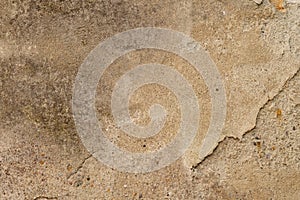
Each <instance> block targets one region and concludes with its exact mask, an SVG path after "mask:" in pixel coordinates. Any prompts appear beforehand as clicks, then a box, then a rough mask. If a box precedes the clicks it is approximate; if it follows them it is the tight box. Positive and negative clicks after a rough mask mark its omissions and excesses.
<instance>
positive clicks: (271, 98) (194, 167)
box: [191, 67, 300, 171]
mask: <svg viewBox="0 0 300 200" xmlns="http://www.w3.org/2000/svg"><path fill="white" fill-rule="evenodd" d="M298 73H300V67H299V68H298V70H297V71H296V72H295V73H294V74H293V75H292V76H290V77H289V78H288V79H287V80H286V81H285V82H284V84H283V85H282V87H281V88H280V89H279V90H278V92H277V93H276V94H275V95H274V96H273V97H270V96H268V100H267V101H266V102H265V103H264V104H263V105H262V106H261V107H260V108H259V110H258V112H257V115H256V119H255V124H254V126H253V127H252V128H250V129H249V130H247V131H245V132H244V133H243V134H242V136H241V138H243V137H244V136H245V135H246V134H248V133H250V132H251V131H253V130H254V129H255V128H256V127H257V122H258V116H259V113H260V112H261V110H262V109H263V108H265V106H266V105H267V104H268V103H269V102H271V101H273V100H274V99H275V98H276V97H277V96H278V95H279V94H280V93H282V92H283V90H284V89H286V86H287V85H288V84H289V82H290V81H291V80H292V79H294V78H295V77H296V76H297V75H298ZM226 139H234V140H240V138H238V137H234V136H225V137H224V138H222V139H221V140H220V141H219V142H218V144H217V145H216V147H215V148H214V149H213V150H212V152H211V153H210V154H208V155H207V156H205V157H204V158H203V159H202V160H201V161H200V162H198V163H197V164H196V165H193V166H192V167H191V170H192V171H194V170H195V169H197V168H198V167H199V166H200V164H201V163H202V162H204V161H205V160H206V159H208V158H209V157H211V156H213V154H214V152H215V151H216V149H217V148H218V147H219V144H220V143H222V142H223V141H225V140H226Z"/></svg>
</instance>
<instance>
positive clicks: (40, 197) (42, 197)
mask: <svg viewBox="0 0 300 200" xmlns="http://www.w3.org/2000/svg"><path fill="white" fill-rule="evenodd" d="M66 196H69V194H65V195H61V196H56V197H51V196H37V197H35V198H34V199H33V200H39V199H59V198H61V197H66Z"/></svg>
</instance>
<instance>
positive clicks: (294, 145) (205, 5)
mask: <svg viewBox="0 0 300 200" xmlns="http://www.w3.org/2000/svg"><path fill="white" fill-rule="evenodd" d="M255 2H256V3H255ZM255 2H254V1H250V0H240V1H235V0H228V1H227V0H226V1H217V0H208V1H199V0H197V1H196V0H194V1H176V0H174V1H170V0H167V1H119V0H114V1H79V0H78V1H77V0H74V1H68V2H60V1H34V2H33V1H29V0H28V1H27V0H25V1H10V0H5V1H1V2H0V8H1V9H0V58H1V60H0V78H1V79H0V80H1V81H0V105H1V109H0V137H1V141H0V145H1V146H0V199H14V200H15V199H271V198H272V199H298V197H299V196H300V193H299V191H300V181H299V180H300V164H299V163H300V146H299V144H300V131H299V130H300V124H299V121H300V117H299V116H300V106H299V99H300V91H299V88H300V85H299V84H300V74H299V68H300V59H299V58H300V51H299V47H300V37H299V19H300V11H299V4H297V3H287V2H283V5H282V6H284V11H285V12H283V9H279V8H278V7H276V5H275V4H274V1H272V3H269V2H268V1H266V0H264V1H263V2H262V3H261V2H260V1H255ZM274 5H275V6H274ZM147 26H151V27H163V28H170V29H173V30H177V31H181V32H183V33H185V34H187V35H190V36H191V37H193V38H194V39H195V40H197V41H198V42H199V43H200V44H201V45H202V46H203V47H204V48H205V49H206V50H207V52H208V53H209V54H210V56H211V58H212V59H213V60H214V62H215V63H216V65H217V67H218V69H219V71H220V73H221V75H222V77H223V81H224V84H225V88H226V92H227V93H226V95H227V111H228V112H227V119H226V124H225V127H224V131H223V133H222V137H221V138H220V140H219V141H220V143H219V144H217V143H216V144H212V145H214V146H216V149H215V151H214V152H211V153H212V154H211V155H209V156H208V157H206V159H205V160H204V161H202V162H201V160H200V159H199V156H198V152H199V148H200V146H201V142H202V140H203V137H204V135H205V133H206V130H207V128H208V124H209V120H210V114H211V113H210V109H209V108H210V104H211V102H210V99H209V93H208V91H207V87H206V86H205V84H204V82H203V80H202V77H201V76H199V75H198V74H196V73H195V71H194V69H193V67H192V66H191V65H190V64H189V63H187V62H186V61H185V60H183V59H181V58H180V57H178V56H176V55H174V54H170V53H168V52H163V51H157V50H149V49H145V50H140V51H135V52H132V53H130V54H128V55H126V56H123V57H122V58H120V59H118V60H117V61H115V62H114V63H113V64H112V65H111V66H110V68H109V70H107V71H106V72H105V74H104V76H103V78H102V79H101V80H100V82H99V86H98V94H97V103H96V107H97V110H98V113H97V117H98V118H99V121H101V122H102V123H103V124H104V125H105V129H107V132H106V136H107V137H108V138H110V139H111V141H112V142H113V143H115V144H116V145H119V146H121V147H122V148H124V149H127V150H129V151H133V152H144V151H151V150H155V149H157V148H160V147H162V146H164V145H165V144H167V143H168V142H169V141H171V140H172V138H173V137H174V134H175V131H176V130H177V129H178V121H179V118H180V112H179V108H178V105H177V100H176V98H175V96H174V94H172V93H171V92H170V91H168V90H167V89H166V88H163V87H161V86H158V85H155V84H153V85H149V86H145V87H143V88H141V89H140V90H138V91H137V93H136V94H135V95H134V96H132V98H131V101H130V105H131V107H130V111H131V114H132V117H133V118H134V119H135V121H136V123H137V124H140V125H145V124H147V122H149V116H148V115H147V111H148V108H149V106H150V105H151V104H152V103H153V102H158V103H161V104H162V105H164V106H165V108H166V109H167V110H168V111H169V117H168V121H167V124H166V126H165V127H164V129H163V130H162V131H161V132H160V133H159V134H158V135H157V136H155V137H153V138H150V139H147V140H141V139H134V138H132V137H129V136H127V135H125V134H122V132H119V131H118V130H117V128H116V127H115V125H114V121H113V118H112V115H111V110H110V105H109V104H110V97H111V92H112V87H113V85H114V84H115V83H116V81H117V79H118V77H120V76H121V75H122V74H123V73H125V72H126V71H127V70H129V69H130V68H132V67H134V66H136V65H138V64H142V63H148V62H154V61H155V62H158V63H162V64H165V65H169V66H172V67H173V68H174V69H176V70H178V71H179V72H180V73H181V74H182V75H183V76H184V77H185V78H186V79H188V80H189V81H190V83H191V84H192V86H193V89H194V90H195V91H196V94H197V97H198V98H199V105H200V107H201V110H202V112H203V114H202V115H201V121H200V122H199V125H200V127H201V129H200V130H199V133H198V135H197V138H196V139H195V141H194V143H193V145H192V147H191V148H190V149H189V151H188V152H187V153H186V154H185V155H184V157H183V158H181V159H179V160H178V161H177V162H176V163H174V164H172V165H170V166H168V167H166V168H164V169H162V170H159V171H156V172H153V173H148V174H128V173H121V172H118V171H116V170H114V169H110V168H108V167H106V166H105V165H103V164H102V163H101V162H99V161H97V160H96V159H95V158H93V157H92V156H91V155H90V154H89V153H88V152H87V150H86V149H85V147H84V146H83V144H82V143H81V141H80V139H79V136H78V134H77V132H76V130H75V125H74V121H73V118H72V110H71V99H72V89H73V83H74V80H75V77H76V73H77V70H78V67H79V66H80V64H81V63H82V62H83V60H84V58H85V57H86V56H87V55H88V53H89V52H90V51H91V50H92V49H93V48H94V47H95V46H96V45H98V44H99V43H100V42H101V41H103V40H104V39H105V38H108V37H110V36H113V35H114V34H116V33H119V32H122V31H125V30H128V29H132V28H136V27H147ZM217 145H218V147H217Z"/></svg>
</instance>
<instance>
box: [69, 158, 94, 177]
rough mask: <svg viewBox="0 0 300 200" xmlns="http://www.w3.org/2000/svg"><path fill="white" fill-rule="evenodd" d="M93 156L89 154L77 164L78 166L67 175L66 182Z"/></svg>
mask: <svg viewBox="0 0 300 200" xmlns="http://www.w3.org/2000/svg"><path fill="white" fill-rule="evenodd" d="M92 156H93V154H90V155H89V156H88V157H86V158H84V159H83V161H82V162H81V163H80V164H79V166H78V167H77V168H76V169H75V171H74V172H72V173H71V174H69V175H68V176H67V180H69V179H70V178H71V177H72V176H74V175H75V174H77V172H78V171H79V170H80V169H81V168H82V167H83V165H84V164H85V162H86V161H87V160H88V159H90V158H91V157H92Z"/></svg>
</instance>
